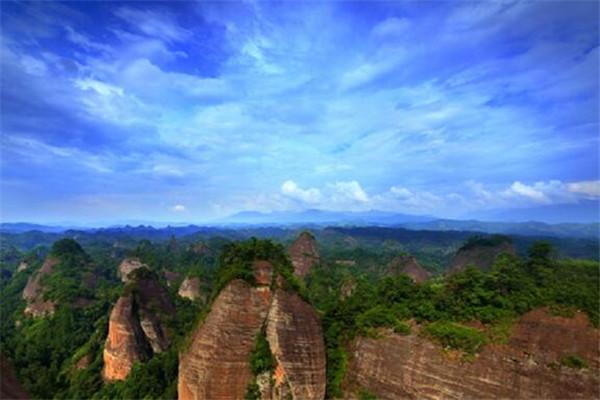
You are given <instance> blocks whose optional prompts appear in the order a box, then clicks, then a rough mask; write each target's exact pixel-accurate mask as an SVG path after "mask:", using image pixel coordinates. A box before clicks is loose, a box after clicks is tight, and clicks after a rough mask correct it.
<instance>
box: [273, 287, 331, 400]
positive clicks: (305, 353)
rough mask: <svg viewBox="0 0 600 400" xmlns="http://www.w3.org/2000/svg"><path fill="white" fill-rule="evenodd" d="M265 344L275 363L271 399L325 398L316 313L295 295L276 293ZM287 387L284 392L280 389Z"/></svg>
mask: <svg viewBox="0 0 600 400" xmlns="http://www.w3.org/2000/svg"><path fill="white" fill-rule="evenodd" d="M267 341H268V342H269V345H270V347H271V351H272V353H273V355H274V356H275V360H276V361H277V365H276V370H275V371H276V372H275V382H274V385H273V386H274V387H273V396H272V398H285V396H284V394H285V393H287V392H289V393H291V397H292V398H293V399H307V400H308V399H323V398H324V397H325V380H326V377H325V361H326V360H325V344H324V342H323V332H322V330H321V322H320V321H319V317H318V316H317V313H316V311H315V310H314V309H313V308H312V306H310V305H309V304H308V303H306V302H305V301H304V300H302V299H301V298H300V296H298V295H297V294H296V293H291V292H287V291H284V290H282V289H276V291H275V296H274V297H273V302H272V304H271V308H270V310H269V316H268V319H267ZM283 386H287V388H282V387H283Z"/></svg>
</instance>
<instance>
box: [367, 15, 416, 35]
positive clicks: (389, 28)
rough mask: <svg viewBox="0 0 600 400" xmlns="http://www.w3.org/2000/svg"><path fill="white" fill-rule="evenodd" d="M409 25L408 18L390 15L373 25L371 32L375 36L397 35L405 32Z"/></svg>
mask: <svg viewBox="0 0 600 400" xmlns="http://www.w3.org/2000/svg"><path fill="white" fill-rule="evenodd" d="M409 27H410V21H409V20H408V19H406V18H397V17H391V18H388V19H385V20H383V21H381V22H380V23H378V24H377V25H375V27H374V28H373V31H372V33H373V35H375V36H399V35H402V34H404V33H406V31H407V30H408V29H409Z"/></svg>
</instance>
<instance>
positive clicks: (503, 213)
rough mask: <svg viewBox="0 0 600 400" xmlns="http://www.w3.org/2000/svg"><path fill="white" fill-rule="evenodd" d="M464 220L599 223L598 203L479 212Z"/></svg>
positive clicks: (589, 201) (586, 201) (599, 207)
mask: <svg viewBox="0 0 600 400" xmlns="http://www.w3.org/2000/svg"><path fill="white" fill-rule="evenodd" d="M465 219H475V220H479V221H501V222H527V221H539V222H545V223H549V224H558V223H573V222H577V223H594V222H600V202H598V200H583V201H580V202H578V203H573V204H550V205H543V206H537V207H528V208H513V209H498V210H488V211H480V212H477V213H472V214H469V215H468V218H465Z"/></svg>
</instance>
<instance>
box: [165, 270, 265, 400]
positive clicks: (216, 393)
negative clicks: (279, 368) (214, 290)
mask: <svg viewBox="0 0 600 400" xmlns="http://www.w3.org/2000/svg"><path fill="white" fill-rule="evenodd" d="M270 297H271V296H270V290H269V289H268V288H267V287H265V288H263V287H258V288H253V287H252V286H250V285H249V284H248V283H246V282H244V281H241V280H234V281H232V282H231V283H229V285H227V286H226V287H225V289H223V290H222V291H221V293H220V294H219V296H218V297H217V299H216V300H215V302H214V303H213V305H212V307H211V311H210V313H209V314H208V316H207V317H206V320H205V321H204V323H203V324H202V326H201V327H200V328H199V329H198V330H197V331H196V332H195V333H194V335H193V339H192V343H191V346H190V347H189V349H188V350H187V351H186V352H184V353H183V354H182V355H181V357H180V360H179V380H178V384H177V389H178V394H179V399H186V400H187V399H214V400H219V399H242V398H244V395H245V393H246V388H247V387H248V384H249V383H250V382H251V380H252V378H253V376H252V371H251V370H250V365H249V363H248V360H249V358H250V353H251V352H252V349H253V348H254V340H255V337H256V335H257V334H258V332H259V331H260V329H261V326H262V324H263V322H264V319H265V317H266V315H267V312H268V309H269V304H270V301H271V298H270Z"/></svg>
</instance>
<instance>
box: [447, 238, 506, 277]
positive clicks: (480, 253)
mask: <svg viewBox="0 0 600 400" xmlns="http://www.w3.org/2000/svg"><path fill="white" fill-rule="evenodd" d="M503 253H508V254H513V255H514V254H516V252H515V249H514V247H513V245H512V241H511V239H510V238H509V237H507V236H503V235H493V236H490V237H473V238H471V239H469V240H468V241H467V242H466V243H465V244H464V245H463V246H462V247H461V248H460V249H458V251H457V252H456V255H455V256H454V258H453V259H452V262H451V263H450V268H449V271H450V273H453V272H459V271H462V270H464V269H465V268H466V267H467V266H468V265H472V266H474V267H477V268H480V269H482V270H484V271H488V270H490V269H491V268H492V266H493V265H494V262H495V261H496V259H497V258H498V256H499V255H500V254H503Z"/></svg>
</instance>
